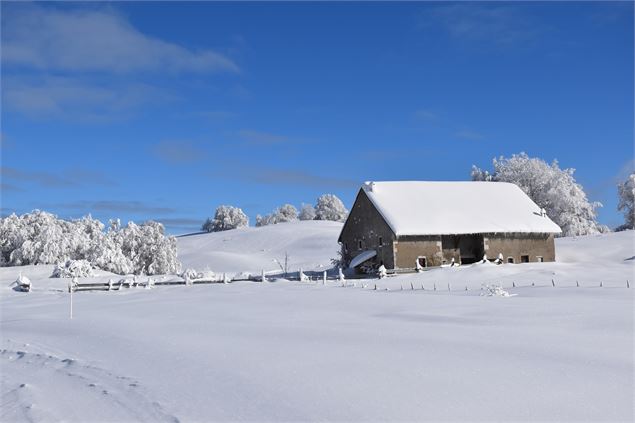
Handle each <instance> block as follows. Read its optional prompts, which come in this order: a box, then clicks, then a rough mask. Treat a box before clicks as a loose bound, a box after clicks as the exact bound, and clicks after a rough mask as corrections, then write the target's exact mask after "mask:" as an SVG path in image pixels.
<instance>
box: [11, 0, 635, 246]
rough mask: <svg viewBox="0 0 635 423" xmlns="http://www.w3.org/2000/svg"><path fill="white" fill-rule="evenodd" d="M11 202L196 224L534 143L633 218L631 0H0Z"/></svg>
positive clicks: (608, 212)
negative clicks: (622, 183)
mask: <svg viewBox="0 0 635 423" xmlns="http://www.w3.org/2000/svg"><path fill="white" fill-rule="evenodd" d="M1 8H2V9H1V10H2V129H1V134H2V138H1V146H2V158H1V165H2V205H1V207H2V214H3V215H5V214H8V213H11V212H13V211H15V212H17V213H24V212H27V211H30V210H32V209H35V208H40V209H44V210H48V211H51V212H54V213H56V214H58V215H60V216H61V217H65V218H67V217H80V216H82V215H84V214H87V213H92V215H93V216H94V217H98V218H100V219H102V220H104V221H105V220H107V219H109V218H112V217H119V218H121V219H122V221H127V220H140V221H143V220H146V219H156V220H159V221H162V222H164V223H165V224H166V226H167V228H168V230H169V231H170V232H171V233H183V232H188V231H192V230H195V229H197V228H198V227H199V226H200V224H201V223H202V221H203V220H204V219H205V217H206V216H208V215H211V214H213V210H214V209H215V207H216V206H217V205H219V204H232V205H237V206H240V207H242V208H243V209H244V210H245V211H246V213H247V214H248V215H249V216H250V217H251V219H252V222H253V221H254V217H255V215H256V214H257V213H260V214H264V213H268V212H270V211H271V210H272V209H273V208H275V207H276V206H278V205H280V204H283V203H285V202H290V203H293V204H295V205H297V206H299V205H300V204H301V203H303V202H305V203H313V202H314V201H315V199H316V197H317V196H318V195H320V194H322V193H326V192H330V193H334V194H336V195H338V196H340V197H341V198H342V199H343V200H344V202H345V203H346V204H347V205H348V206H350V204H351V202H352V201H353V199H354V196H355V193H356V189H357V188H358V186H359V184H360V183H361V182H362V181H365V180H399V179H416V180H465V179H468V178H469V172H470V168H471V166H472V164H476V165H478V166H480V167H487V168H490V167H491V160H492V158H493V157H495V156H499V155H505V156H508V155H511V154H513V153H518V152H521V151H525V152H527V153H528V154H529V155H530V156H537V157H541V158H543V159H545V160H547V161H551V160H553V159H558V160H559V162H560V164H561V166H562V167H573V168H576V173H575V175H576V178H577V180H578V181H579V182H580V183H581V184H582V185H583V186H584V187H585V189H586V191H587V193H588V194H589V197H590V198H591V199H592V200H595V201H601V202H602V203H604V208H603V209H601V211H600V221H601V222H603V223H605V224H608V225H610V226H615V225H618V224H620V223H621V222H622V216H621V215H619V214H618V212H617V211H616V210H615V209H616V204H617V198H616V189H615V184H616V183H617V181H618V180H619V179H620V178H624V177H625V176H626V174H627V172H629V171H632V170H633V126H634V125H633V124H634V122H633V113H634V110H633V92H634V87H633V60H634V59H633V4H632V3H630V2H580V3H574V2H540V3H519V2H511V3H505V2H490V3H450V2H442V3H432V2H407V3H330V2H326V3H310V4H300V3H258V4H254V3H233V4H230V3H212V2H208V3H204V2H196V3H163V2H159V3H144V2H140V3H127V2H121V3H96V4H86V3H69V2H64V3H56V4H43V3H37V4H19V3H6V2H3V3H2V4H1Z"/></svg>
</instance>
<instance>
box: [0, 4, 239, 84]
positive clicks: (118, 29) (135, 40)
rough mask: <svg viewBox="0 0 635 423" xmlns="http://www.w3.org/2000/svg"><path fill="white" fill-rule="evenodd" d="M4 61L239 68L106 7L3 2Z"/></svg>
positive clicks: (38, 65)
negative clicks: (152, 31)
mask: <svg viewBox="0 0 635 423" xmlns="http://www.w3.org/2000/svg"><path fill="white" fill-rule="evenodd" d="M3 14H4V16H3V18H2V25H3V29H2V62H3V66H7V65H9V66H11V65H13V66H21V67H27V68H32V69H39V70H47V71H70V72H85V71H97V72H114V73H129V72H136V71H160V72H165V71H168V72H182V71H184V72H210V71H228V72H239V71H240V69H239V67H238V65H237V64H236V63H234V62H233V61H232V60H231V59H229V58H228V57H226V56H224V55H222V54H220V53H218V52H216V51H213V50H211V49H204V50H198V51H194V50H191V49H188V48H186V47H184V46H181V45H178V44H175V43H171V42H167V41H163V40H161V39H158V38H155V37H151V36H148V35H145V34H143V33H141V32H140V31H139V30H137V29H136V28H135V27H133V26H132V25H131V24H130V23H129V22H128V21H127V20H126V19H125V18H124V17H122V16H121V15H119V14H117V13H115V12H113V11H111V10H104V9H84V8H82V9H75V10H67V9H64V10H62V9H56V8H52V7H34V6H25V5H17V6H14V7H3Z"/></svg>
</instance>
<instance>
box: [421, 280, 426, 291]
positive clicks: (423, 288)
mask: <svg viewBox="0 0 635 423" xmlns="http://www.w3.org/2000/svg"><path fill="white" fill-rule="evenodd" d="M421 290H422V291H425V290H426V288H425V287H424V286H423V282H421Z"/></svg>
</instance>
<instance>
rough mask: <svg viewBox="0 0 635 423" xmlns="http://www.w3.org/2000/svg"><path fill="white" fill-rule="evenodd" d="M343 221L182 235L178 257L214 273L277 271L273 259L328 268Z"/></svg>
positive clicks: (292, 265)
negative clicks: (287, 257) (286, 259)
mask: <svg viewBox="0 0 635 423" xmlns="http://www.w3.org/2000/svg"><path fill="white" fill-rule="evenodd" d="M341 229H342V224H341V223H338V222H329V221H324V220H312V221H300V222H290V223H279V224H277V225H269V226H262V227H258V228H256V227H250V228H241V229H234V230H230V231H224V232H212V233H203V234H194V235H186V236H181V237H179V238H178V239H177V242H178V244H177V245H178V257H179V260H180V261H181V263H182V264H183V268H184V269H186V268H190V267H192V268H195V269H197V270H212V271H214V272H251V273H259V272H260V271H261V270H263V269H264V270H265V271H272V270H274V271H279V270H280V267H279V266H278V265H277V264H276V262H275V260H278V261H279V262H280V263H284V256H285V252H288V254H289V270H291V269H293V270H297V269H299V268H302V269H305V270H317V269H322V268H329V267H331V264H330V263H331V259H332V258H335V257H336V254H337V251H338V250H339V248H340V247H339V244H338V243H337V237H338V235H339V233H340V231H341Z"/></svg>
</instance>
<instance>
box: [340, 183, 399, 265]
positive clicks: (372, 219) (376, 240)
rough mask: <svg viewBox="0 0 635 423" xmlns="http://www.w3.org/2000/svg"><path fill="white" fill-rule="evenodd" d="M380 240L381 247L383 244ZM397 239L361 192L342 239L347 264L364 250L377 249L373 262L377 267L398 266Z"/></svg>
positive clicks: (352, 209) (344, 228)
mask: <svg viewBox="0 0 635 423" xmlns="http://www.w3.org/2000/svg"><path fill="white" fill-rule="evenodd" d="M380 238H381V241H382V243H381V244H382V245H380ZM394 240H395V235H394V233H393V232H392V229H390V226H388V224H387V223H386V221H385V220H384V218H383V216H382V215H381V213H379V212H378V211H377V209H376V208H375V206H374V205H373V204H372V202H371V201H370V200H369V199H368V197H367V196H366V193H365V192H364V190H363V189H360V190H359V193H358V194H357V198H356V199H355V203H354V204H353V207H352V208H351V211H350V213H349V215H348V218H347V219H346V223H345V224H344V227H343V228H342V233H341V234H340V238H339V241H340V243H341V244H342V257H343V258H344V262H345V263H349V262H350V261H351V260H352V259H353V258H354V257H355V256H356V255H358V254H359V253H361V252H362V251H366V250H375V251H377V257H375V259H374V262H375V263H376V264H378V265H379V264H381V263H383V264H384V266H386V268H388V269H392V268H394V267H395V261H394V254H393V241H394ZM360 241H361V243H362V245H361V248H360V246H359V242H360Z"/></svg>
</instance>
